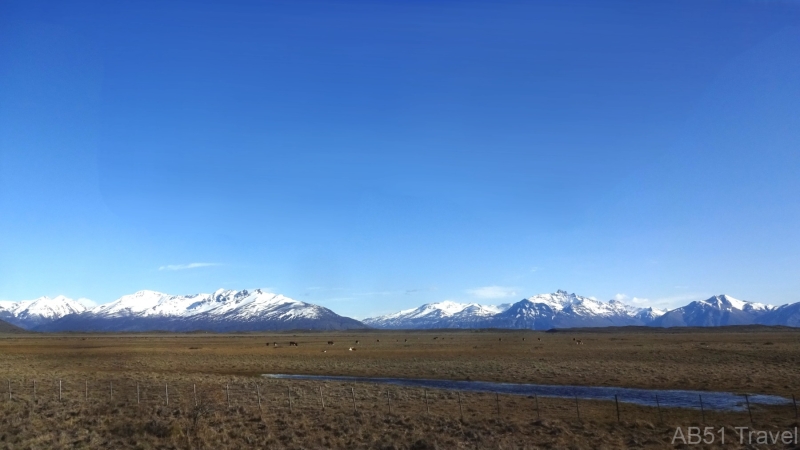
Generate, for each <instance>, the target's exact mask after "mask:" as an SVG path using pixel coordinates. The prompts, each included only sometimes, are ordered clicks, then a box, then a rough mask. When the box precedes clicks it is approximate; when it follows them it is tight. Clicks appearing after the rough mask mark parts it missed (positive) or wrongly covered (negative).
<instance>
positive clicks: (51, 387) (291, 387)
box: [0, 327, 800, 449]
mask: <svg viewBox="0 0 800 450" xmlns="http://www.w3.org/2000/svg"><path fill="white" fill-rule="evenodd" d="M523 338H524V340H523ZM573 339H580V340H582V341H583V345H576V344H575V341H574V340H573ZM329 340H332V341H334V342H335V345H333V346H330V345H327V341H329ZM356 340H358V341H360V343H359V344H358V345H356V344H355V341H356ZM378 340H379V342H378ZM289 341H296V342H298V344H299V345H298V346H297V347H289V346H288V343H289ZM273 342H277V343H278V344H279V347H278V348H274V347H273V345H272V343H273ZM267 343H269V344H270V345H266V344H267ZM348 347H355V348H357V349H358V350H357V351H348ZM264 373H284V374H316V375H351V376H375V377H409V378H437V379H450V380H483V381H502V382H512V383H539V384H572V385H602V386H617V387H640V388H655V389H693V390H701V391H703V390H714V391H730V392H736V393H761V394H773V395H782V396H786V397H791V396H792V394H794V395H800V330H796V329H786V328H765V327H734V328H723V329H684V330H653V329H596V330H565V331H559V332H555V333H548V332H537V331H483V330H481V331H474V330H470V331H441V330H438V331H397V332H390V331H365V332H340V333H303V332H295V333H257V334H256V333H254V334H227V335H221V334H203V333H196V334H178V335H175V334H158V333H153V334H129V335H118V334H85V335H84V334H64V335H49V334H7V335H0V393H2V397H0V448H10V449H17V448H22V449H25V448H32V449H38V448H42V449H45V448H142V449H146V448H215V449H228V448H297V449H301V448H309V449H316V448H346V449H349V448H377V449H449V448H458V449H460V448H464V449H476V448H479V449H484V448H486V449H489V448H491V449H494V448H498V449H500V448H502V449H512V448H531V449H532V448H673V445H671V439H672V436H673V433H674V430H675V427H677V426H682V427H687V426H700V425H701V422H703V418H702V417H701V413H700V411H698V410H695V409H662V410H661V412H660V413H659V411H657V410H656V408H649V407H641V406H635V405H630V404H620V421H619V422H618V420H617V416H616V410H615V405H614V402H604V401H584V400H581V401H580V402H579V405H578V409H577V410H576V404H575V401H574V400H569V399H554V398H542V397H539V398H538V399H535V400H534V399H532V398H529V397H524V396H511V395H502V396H499V397H496V396H494V395H491V394H481V393H461V394H457V393H456V392H453V391H444V390H428V391H427V393H426V392H424V391H423V390H422V389H413V388H404V387H395V386H386V385H371V384H364V383H349V384H348V383H333V382H312V381H288V380H275V379H264V378H261V377H260V376H259V375H260V374H264ZM34 380H35V383H36V394H35V397H34V391H33V385H34ZM59 380H60V384H61V399H59ZM137 385H138V392H139V394H138V401H137ZM257 385H258V388H257V387H256V386H257ZM257 389H258V392H257ZM9 391H10V392H9ZM195 391H196V392H197V394H196V395H195ZM320 392H322V396H323V399H324V401H325V408H324V409H323V408H322V404H321V401H320ZM387 394H388V396H389V398H388V402H391V412H390V411H389V407H390V404H389V403H388V402H387ZM425 395H427V405H426V401H425ZM459 395H460V396H461V408H459V400H458V396H459ZM167 396H169V403H167V398H166V397H167ZM259 397H260V400H261V406H260V407H259ZM290 397H291V399H292V402H291V407H290V404H289V398H290ZM354 397H355V398H354ZM536 401H538V410H537V407H536V403H535V402H536ZM578 411H579V412H580V418H578ZM462 412H463V420H462V418H461V415H462ZM752 414H753V422H754V424H753V425H750V419H749V416H748V414H747V413H746V412H743V413H742V412H738V413H723V412H713V411H706V412H705V422H703V423H704V424H705V425H707V426H714V427H715V428H719V427H727V428H726V429H727V430H728V431H727V433H726V435H727V436H728V441H727V442H726V445H725V446H724V447H720V446H718V445H717V447H720V448H749V447H746V446H741V445H739V444H738V443H737V442H735V441H736V439H733V437H734V436H735V435H736V434H735V431H734V430H733V428H732V427H735V426H752V427H753V428H755V429H759V430H773V431H777V430H789V429H792V428H793V427H794V426H796V423H797V421H796V417H795V410H794V408H793V407H792V406H791V405H790V406H788V407H787V406H780V407H764V406H755V407H754V408H753V411H752ZM692 448H701V447H700V446H692ZM774 448H786V447H785V446H783V447H782V446H776V447H774ZM789 448H793V447H792V446H789Z"/></svg>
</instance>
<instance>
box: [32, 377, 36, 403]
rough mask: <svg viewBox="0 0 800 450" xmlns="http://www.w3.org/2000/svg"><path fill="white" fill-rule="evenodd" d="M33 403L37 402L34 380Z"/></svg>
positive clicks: (34, 382)
mask: <svg viewBox="0 0 800 450" xmlns="http://www.w3.org/2000/svg"><path fill="white" fill-rule="evenodd" d="M33 401H34V402H35V401H36V380H35V379H34V380H33Z"/></svg>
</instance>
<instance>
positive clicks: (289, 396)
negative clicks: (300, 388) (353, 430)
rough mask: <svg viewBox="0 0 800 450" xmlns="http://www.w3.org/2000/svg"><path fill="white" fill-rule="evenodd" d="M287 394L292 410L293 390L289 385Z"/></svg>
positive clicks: (290, 409) (290, 410)
mask: <svg viewBox="0 0 800 450" xmlns="http://www.w3.org/2000/svg"><path fill="white" fill-rule="evenodd" d="M286 396H287V397H288V398H289V412H292V411H293V410H292V390H291V389H290V388H289V386H286ZM354 405H355V403H354Z"/></svg>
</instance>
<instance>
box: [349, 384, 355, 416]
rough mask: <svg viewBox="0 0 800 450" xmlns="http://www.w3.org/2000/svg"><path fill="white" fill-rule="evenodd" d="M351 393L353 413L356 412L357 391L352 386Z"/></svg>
mask: <svg viewBox="0 0 800 450" xmlns="http://www.w3.org/2000/svg"><path fill="white" fill-rule="evenodd" d="M350 394H351V395H352V396H353V413H354V414H355V413H356V391H355V390H354V389H353V388H350Z"/></svg>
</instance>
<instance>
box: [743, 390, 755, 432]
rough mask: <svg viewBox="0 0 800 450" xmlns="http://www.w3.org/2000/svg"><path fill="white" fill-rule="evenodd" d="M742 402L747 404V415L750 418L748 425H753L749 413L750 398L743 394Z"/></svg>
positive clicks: (750, 413)
mask: <svg viewBox="0 0 800 450" xmlns="http://www.w3.org/2000/svg"><path fill="white" fill-rule="evenodd" d="M744 401H745V403H747V415H748V416H750V425H752V424H753V413H752V412H751V411H750V398H749V397H748V396H747V394H744Z"/></svg>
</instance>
